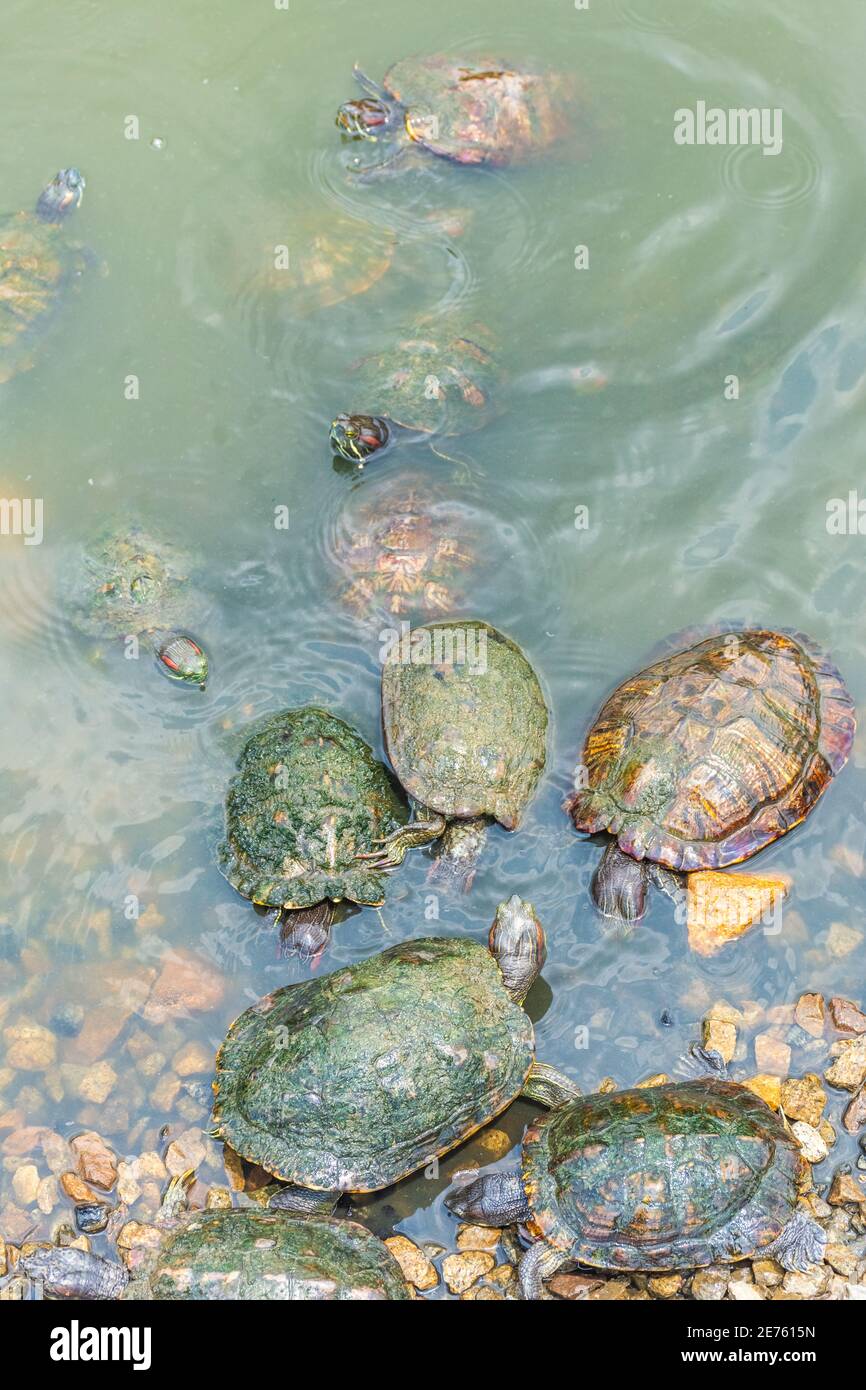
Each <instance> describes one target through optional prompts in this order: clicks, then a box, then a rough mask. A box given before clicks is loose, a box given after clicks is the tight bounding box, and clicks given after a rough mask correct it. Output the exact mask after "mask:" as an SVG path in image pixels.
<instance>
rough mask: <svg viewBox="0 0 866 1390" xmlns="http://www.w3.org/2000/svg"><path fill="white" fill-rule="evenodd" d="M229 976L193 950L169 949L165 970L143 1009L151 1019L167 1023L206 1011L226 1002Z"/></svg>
mask: <svg viewBox="0 0 866 1390" xmlns="http://www.w3.org/2000/svg"><path fill="white" fill-rule="evenodd" d="M224 992H225V979H224V977H223V976H222V975H221V974H220V972H219V971H218V970H216V969H215V968H214V967H213V966H212V965H211V964H210V963H209V962H208V961H206V960H204V959H203V958H202V957H201V956H197V955H194V954H193V952H192V951H182V950H175V949H171V950H169V951H167V952H166V955H165V957H164V963H163V967H162V972H161V974H160V976H159V978H158V980H157V981H156V984H155V985H154V986H153V990H152V991H151V995H150V998H149V999H148V1001H147V1003H146V1004H145V1006H144V1009H143V1010H142V1017H143V1018H144V1020H145V1022H147V1023H157V1024H161V1023H165V1022H166V1021H167V1020H168V1019H170V1018H186V1017H187V1016H188V1015H189V1014H191V1013H204V1012H207V1011H209V1010H210V1009H215V1008H216V1007H217V1005H218V1004H220V1003H222V998H223V994H224Z"/></svg>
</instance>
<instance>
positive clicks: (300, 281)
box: [244, 208, 397, 317]
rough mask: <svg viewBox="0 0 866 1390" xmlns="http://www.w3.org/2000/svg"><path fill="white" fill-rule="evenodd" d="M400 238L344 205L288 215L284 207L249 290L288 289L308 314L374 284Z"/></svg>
mask: <svg viewBox="0 0 866 1390" xmlns="http://www.w3.org/2000/svg"><path fill="white" fill-rule="evenodd" d="M396 244H397V238H396V234H395V233H394V231H393V230H392V229H390V228H384V227H381V226H378V225H374V224H373V223H370V222H363V221H361V220H360V219H359V218H356V217H350V216H348V215H347V214H346V213H344V212H341V211H340V210H339V209H334V208H328V209H322V210H321V211H320V212H317V213H316V214H315V215H311V214H310V213H308V212H304V213H302V214H301V215H300V216H298V215H289V217H288V218H287V217H286V215H285V213H284V212H282V213H280V214H279V216H275V217H274V219H273V238H272V240H271V241H269V242H267V243H264V244H263V245H262V247H261V253H260V255H261V259H260V261H259V264H258V265H257V266H255V267H253V268H252V270H251V275H250V279H249V282H248V284H247V286H246V289H245V291H244V293H245V294H247V295H250V294H252V293H254V292H255V293H256V294H261V293H262V292H267V293H269V294H285V295H286V296H287V300H288V302H289V304H290V305H291V310H292V313H293V314H296V315H300V316H301V317H303V316H305V315H307V314H310V313H313V312H314V311H315V310H317V309H323V308H328V307H330V306H331V305H333V304H339V303H340V302H341V301H342V300H344V299H349V298H351V297H352V296H354V295H357V294H363V293H365V291H367V290H369V289H370V288H371V287H372V286H373V285H375V284H376V282H377V281H379V280H381V279H382V276H383V275H384V274H385V273H386V271H387V270H388V269H389V267H390V265H391V263H392V261H393V259H394V251H395V249H396ZM248 245H249V241H248V240H247V241H245V243H244V246H245V247H246V246H248Z"/></svg>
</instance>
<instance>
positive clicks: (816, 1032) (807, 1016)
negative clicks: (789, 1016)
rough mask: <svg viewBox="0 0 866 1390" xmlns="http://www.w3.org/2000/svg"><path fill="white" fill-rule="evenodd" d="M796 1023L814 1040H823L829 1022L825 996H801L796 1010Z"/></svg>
mask: <svg viewBox="0 0 866 1390" xmlns="http://www.w3.org/2000/svg"><path fill="white" fill-rule="evenodd" d="M794 1022H795V1023H796V1024H797V1025H798V1027H800V1028H802V1029H803V1031H804V1032H805V1033H809V1034H810V1035H811V1036H812V1037H813V1038H823V1036H824V1027H825V1025H826V1022H827V1014H826V1010H825V1007H824V996H823V994H801V995H800V998H799V999H798V1000H797V1003H796V1006H795V1008H794Z"/></svg>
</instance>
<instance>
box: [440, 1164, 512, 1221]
mask: <svg viewBox="0 0 866 1390" xmlns="http://www.w3.org/2000/svg"><path fill="white" fill-rule="evenodd" d="M445 1205H446V1207H447V1208H448V1210H449V1211H451V1212H453V1213H454V1215H455V1216H459V1217H460V1219H461V1221H473V1222H477V1223H478V1224H479V1225H482V1226H513V1225H515V1223H517V1222H525V1221H528V1220H529V1218H530V1215H531V1212H530V1208H529V1203H528V1201H527V1200H526V1193H525V1192H524V1190H523V1183H522V1181H521V1178H520V1174H519V1173H485V1174H484V1176H483V1177H480V1178H474V1179H473V1180H472V1181H471V1182H468V1183H464V1184H462V1185H461V1186H460V1187H456V1188H455V1189H454V1191H453V1192H450V1193H449V1194H448V1196H447V1197H446V1198H445Z"/></svg>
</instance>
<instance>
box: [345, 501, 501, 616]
mask: <svg viewBox="0 0 866 1390" xmlns="http://www.w3.org/2000/svg"><path fill="white" fill-rule="evenodd" d="M353 503H354V505H353ZM476 542H477V536H476V535H475V534H474V533H473V531H472V530H471V528H470V526H469V525H468V523H467V517H466V511H465V509H463V508H461V507H460V506H458V505H456V504H455V503H454V502H453V501H452V500H451V499H449V498H448V497H440V496H437V494H436V493H435V491H434V490H433V489H432V488H431V487H430V485H429V483H428V482H426V480H425V479H423V478H421V477H412V476H410V477H406V476H405V475H403V474H399V475H398V476H396V477H393V478H388V479H386V480H384V481H382V482H380V481H379V479H376V480H375V481H374V482H371V483H369V484H367V485H365V487H363V488H360V489H358V493H357V494H356V496H355V497H354V498H352V499H350V501H349V502H348V503H347V504H346V505H345V506H344V508H343V511H342V514H341V517H340V523H339V528H338V532H337V535H336V538H335V545H334V551H333V558H334V560H335V562H336V563H337V564H338V565H339V567H340V568H341V569H342V571H343V573H344V575H345V584H344V586H343V588H342V591H341V597H342V600H343V602H344V603H345V605H346V606H347V607H348V608H350V609H351V610H352V611H353V612H354V613H356V614H357V615H359V616H362V617H367V616H370V615H374V616H375V617H376V618H377V619H381V618H383V617H385V616H389V617H408V616H409V615H410V614H411V615H413V616H421V617H423V618H430V617H433V615H434V614H436V613H443V612H445V613H447V612H452V611H453V610H454V609H455V607H456V606H457V587H456V586H457V582H458V581H459V579H460V577H461V575H462V574H465V572H466V571H467V570H469V569H470V568H471V567H472V565H473V564H474V560H475V556H474V553H473V551H474V547H475V545H476Z"/></svg>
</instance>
